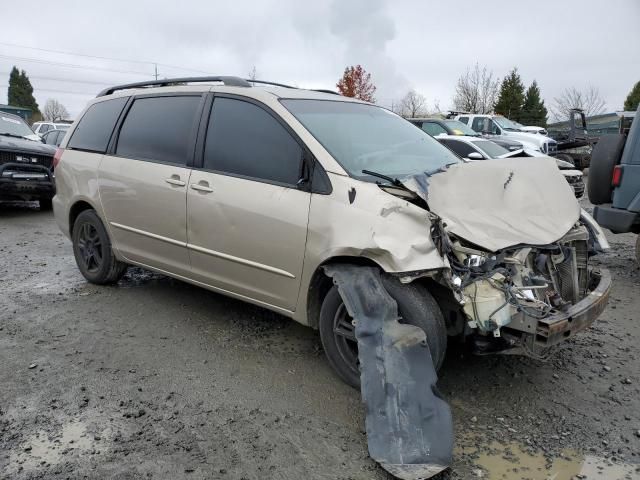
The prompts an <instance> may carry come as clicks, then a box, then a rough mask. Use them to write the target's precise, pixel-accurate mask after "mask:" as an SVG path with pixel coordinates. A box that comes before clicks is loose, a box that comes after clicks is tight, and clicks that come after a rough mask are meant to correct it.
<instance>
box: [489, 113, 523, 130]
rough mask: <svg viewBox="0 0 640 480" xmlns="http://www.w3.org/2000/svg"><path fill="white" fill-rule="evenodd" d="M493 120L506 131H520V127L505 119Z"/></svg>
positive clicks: (497, 118) (494, 118) (496, 118)
mask: <svg viewBox="0 0 640 480" xmlns="http://www.w3.org/2000/svg"><path fill="white" fill-rule="evenodd" d="M493 120H494V121H495V122H496V123H497V124H498V125H500V126H501V127H502V128H504V129H505V130H515V131H517V130H520V127H519V126H518V125H517V124H516V123H515V122H512V121H511V120H509V119H508V118H505V117H500V116H498V117H493Z"/></svg>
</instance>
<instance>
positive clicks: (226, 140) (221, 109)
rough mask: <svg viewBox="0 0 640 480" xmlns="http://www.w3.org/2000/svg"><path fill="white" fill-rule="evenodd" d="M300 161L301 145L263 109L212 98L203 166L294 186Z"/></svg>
mask: <svg viewBox="0 0 640 480" xmlns="http://www.w3.org/2000/svg"><path fill="white" fill-rule="evenodd" d="M301 162H302V147H300V145H299V144H298V142H297V141H296V140H295V139H294V138H293V137H292V136H291V134H290V133H289V132H288V131H287V130H286V129H285V128H284V127H283V126H282V125H281V124H280V122H278V121H277V120H276V119H275V118H274V117H273V116H272V115H271V114H269V113H268V112H267V111H266V110H264V109H263V108H261V107H259V106H257V105H255V104H252V103H249V102H245V101H242V100H236V99H232V98H224V97H220V98H216V99H215V100H214V102H213V108H212V110H211V116H210V119H209V126H208V130H207V136H206V140H205V149H204V165H203V166H204V168H205V169H208V170H213V171H216V172H221V173H228V174H231V175H238V176H241V177H248V178H252V179H257V180H264V181H267V182H275V183H280V184H285V185H292V186H293V185H296V184H297V183H298V180H299V179H300V176H301V171H300V167H301Z"/></svg>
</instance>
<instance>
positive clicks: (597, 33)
mask: <svg viewBox="0 0 640 480" xmlns="http://www.w3.org/2000/svg"><path fill="white" fill-rule="evenodd" d="M165 3H170V4H169V5H165ZM3 11H4V12H5V13H7V12H8V13H9V15H4V16H3V25H2V29H0V103H6V101H7V88H6V87H7V82H8V76H9V71H10V69H11V67H12V66H13V65H16V66H18V68H20V69H24V70H26V71H27V74H28V75H29V77H30V78H31V83H32V84H33V86H34V89H35V96H36V100H37V101H38V103H39V104H40V106H41V107H42V106H43V105H44V103H45V102H46V100H47V99H48V98H56V99H57V100H59V101H60V102H62V103H63V104H64V105H65V106H66V107H67V109H68V110H69V112H70V113H71V115H72V116H74V115H77V114H78V113H79V111H80V110H81V109H82V108H83V106H84V104H85V103H86V102H87V101H88V100H89V99H90V98H91V97H93V96H95V94H96V93H97V92H98V91H99V90H101V89H102V88H104V87H106V86H108V85H113V84H119V83H128V82H133V81H140V80H146V79H152V78H153V73H154V66H153V64H152V63H149V62H157V63H158V73H159V75H160V77H161V78H162V77H176V76H185V75H199V74H204V73H209V74H225V75H239V76H243V77H246V76H247V75H248V73H249V71H250V70H251V69H252V67H253V66H254V65H255V67H256V70H257V73H258V78H260V79H266V80H272V81H277V82H281V83H288V84H294V85H298V86H301V87H314V88H332V89H334V88H335V84H336V81H337V80H338V78H339V77H340V76H341V74H342V72H343V70H344V68H345V66H346V65H351V64H362V66H363V67H364V68H365V69H366V70H368V71H370V72H371V74H372V78H373V81H374V83H375V84H376V85H377V87H378V91H377V92H376V97H377V99H378V102H379V103H380V104H382V105H385V106H389V105H390V103H391V101H392V100H396V101H397V100H399V99H400V98H401V97H402V96H403V95H404V94H405V93H406V92H407V90H408V89H409V88H414V89H416V90H417V91H418V92H420V93H421V94H423V95H424V96H425V97H427V99H428V101H429V104H430V106H433V104H434V102H436V101H438V102H439V104H440V107H441V108H442V109H443V110H444V109H448V108H450V107H451V106H452V102H451V99H452V96H453V93H454V89H455V83H456V81H457V79H458V77H459V76H460V75H461V74H462V73H464V71H465V70H466V69H467V67H469V66H472V65H473V64H475V63H476V62H479V64H480V65H481V66H483V65H486V66H487V67H488V68H489V69H490V70H492V71H493V72H494V74H495V75H497V76H499V77H503V76H504V75H506V74H507V73H508V71H509V70H510V69H511V68H512V67H514V66H517V67H518V69H519V71H520V73H521V76H522V79H523V81H524V83H525V85H528V84H529V83H530V82H531V81H532V80H533V79H536V80H537V81H538V84H539V85H540V88H541V90H542V95H543V98H544V99H545V100H546V103H547V105H549V104H552V103H553V98H554V97H557V96H558V95H560V93H561V92H562V90H563V89H564V88H566V87H576V88H578V89H586V88H587V87H589V86H594V87H597V88H598V89H599V90H600V94H601V96H602V98H603V99H604V101H605V102H606V104H607V111H614V110H619V109H621V108H622V103H623V102H624V98H625V97H626V95H627V94H628V92H629V90H630V89H631V88H632V86H633V84H634V83H635V82H637V81H639V80H640V1H638V0H618V1H613V0H608V1H604V0H552V1H547V0H538V1H535V2H531V1H528V2H516V1H513V0H491V1H486V2H479V1H466V0H458V1H455V2H446V1H443V2H430V1H424V0H417V1H410V0H406V1H402V0H399V1H395V2H392V1H386V0H342V1H340V0H327V1H324V0H315V1H313V2H306V1H300V0H277V1H276V0H269V1H267V0H264V1H255V0H253V1H252V0H243V1H237V2H229V1H224V2H223V1H216V0H181V1H177V2H159V1H157V0H156V1H141V0H134V1H131V0H128V1H122V0H110V1H109V2H97V1H86V0H83V1H70V0H69V1H67V0H62V1H59V2H55V4H52V3H51V2H50V1H47V2H44V1H33V0H32V1H30V2H28V5H27V4H26V3H24V2H22V3H21V2H15V1H13V2H6V4H5V5H4V7H3ZM12 19H13V20H15V23H12ZM22 47H31V48H22ZM42 49H46V50H57V51H62V52H69V53H75V54H83V55H90V56H98V57H109V58H115V59H125V60H135V61H133V62H126V61H116V60H107V59H100V58H91V57H83V56H73V55H64V54H59V53H52V52H48V51H45V50H42ZM144 62H147V63H144ZM61 64H64V65H61Z"/></svg>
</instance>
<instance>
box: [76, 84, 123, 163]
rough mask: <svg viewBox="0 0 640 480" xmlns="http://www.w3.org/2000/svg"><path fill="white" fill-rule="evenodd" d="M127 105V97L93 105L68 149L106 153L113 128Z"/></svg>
mask: <svg viewBox="0 0 640 480" xmlns="http://www.w3.org/2000/svg"><path fill="white" fill-rule="evenodd" d="M125 103H127V97H119V98H114V99H113V100H106V101H104V102H98V103H94V104H93V105H91V106H90V107H89V109H88V110H87V111H86V112H85V114H84V115H83V116H82V118H81V119H80V122H79V123H78V125H77V126H76V128H75V130H74V131H73V136H72V137H71V139H70V140H69V143H68V145H67V147H68V148H76V149H79V150H86V151H89V152H98V153H104V152H106V151H107V145H108V144H109V138H110V137H111V133H112V132H113V127H114V126H115V124H116V120H117V119H118V116H119V115H120V112H122V109H123V108H124V105H125Z"/></svg>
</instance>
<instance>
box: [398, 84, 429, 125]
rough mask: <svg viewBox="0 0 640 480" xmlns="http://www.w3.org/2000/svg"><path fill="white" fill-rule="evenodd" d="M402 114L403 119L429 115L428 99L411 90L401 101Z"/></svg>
mask: <svg viewBox="0 0 640 480" xmlns="http://www.w3.org/2000/svg"><path fill="white" fill-rule="evenodd" d="M400 113H401V115H402V116H403V117H407V118H416V117H419V116H422V115H426V113H427V99H426V98H425V97H424V95H421V94H419V93H418V92H416V91H415V90H413V89H411V90H409V91H408V92H407V94H406V95H405V96H404V97H403V98H402V100H401V101H400Z"/></svg>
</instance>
